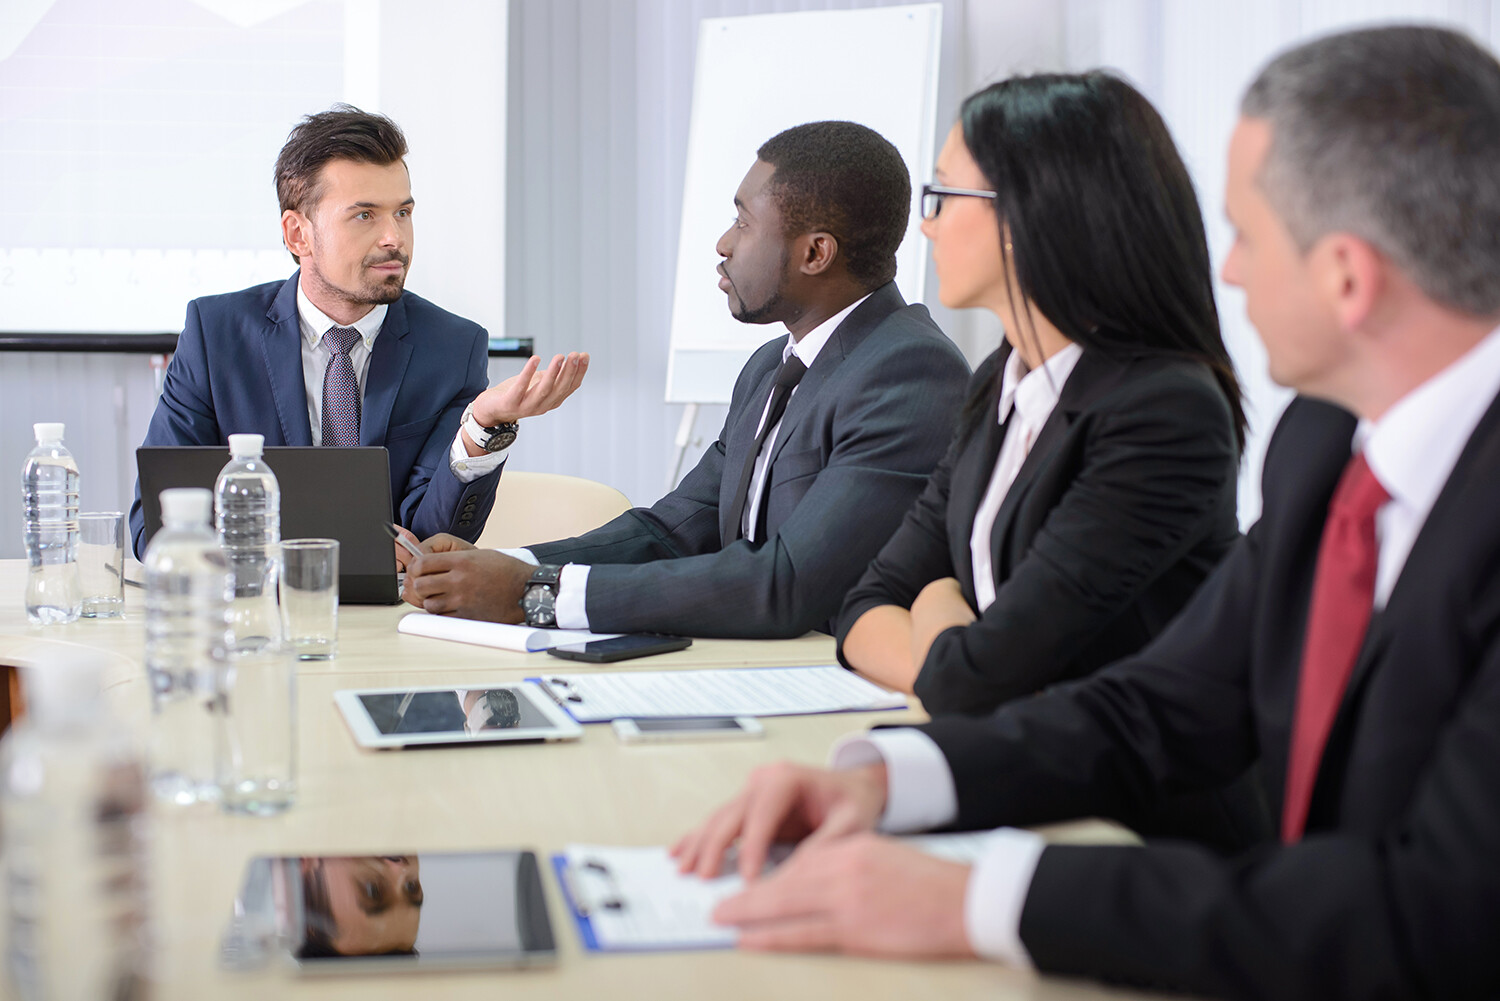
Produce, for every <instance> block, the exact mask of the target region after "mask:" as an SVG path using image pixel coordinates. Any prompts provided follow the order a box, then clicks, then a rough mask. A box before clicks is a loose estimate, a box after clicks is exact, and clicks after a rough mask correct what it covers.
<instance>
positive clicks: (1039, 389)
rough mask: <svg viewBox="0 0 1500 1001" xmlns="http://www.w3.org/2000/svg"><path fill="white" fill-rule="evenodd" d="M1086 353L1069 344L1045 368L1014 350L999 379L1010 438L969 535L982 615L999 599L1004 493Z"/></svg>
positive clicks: (1002, 412) (1002, 420)
mask: <svg viewBox="0 0 1500 1001" xmlns="http://www.w3.org/2000/svg"><path fill="white" fill-rule="evenodd" d="M1082 355H1083V348H1081V347H1079V346H1078V345H1077V344H1069V345H1068V346H1067V347H1065V348H1063V349H1062V350H1061V351H1058V352H1057V353H1055V354H1054V355H1053V356H1052V357H1051V358H1048V359H1047V360H1046V361H1045V362H1043V363H1042V367H1041V368H1037V369H1030V370H1028V369H1027V368H1026V363H1025V362H1024V361H1022V360H1021V353H1020V352H1019V351H1012V352H1011V353H1010V356H1009V357H1008V358H1006V359H1005V373H1004V375H1003V376H1002V377H1001V380H1000V410H999V413H998V415H997V419H998V420H999V422H1000V423H1001V424H1002V425H1003V424H1005V420H1006V418H1007V417H1010V416H1011V411H1012V410H1014V411H1015V416H1014V418H1013V419H1012V420H1011V423H1010V426H1009V427H1007V428H1006V429H1005V440H1004V441H1003V442H1001V444H1000V454H999V456H997V457H996V459H995V469H994V471H993V472H992V473H991V474H990V485H989V489H987V490H986V491H985V492H984V499H983V500H981V501H980V502H979V510H978V511H976V512H975V513H974V527H973V529H972V534H971V535H970V536H969V557H970V559H971V560H972V561H973V566H974V599H975V601H976V602H977V604H978V606H979V607H978V608H977V609H975V610H976V611H977V612H979V613H980V614H981V615H983V614H984V610H985V609H986V608H989V607H990V606H991V605H993V604H994V603H995V570H994V560H993V557H992V556H991V554H992V553H993V552H994V545H993V539H994V534H995V518H996V517H997V516H998V515H999V514H1000V506H1001V505H1002V504H1004V503H1005V495H1006V494H1008V493H1010V488H1011V485H1012V484H1014V483H1015V482H1016V476H1017V474H1019V473H1020V472H1021V466H1022V464H1023V463H1025V461H1026V457H1027V456H1028V455H1030V454H1031V446H1032V445H1034V444H1036V436H1037V435H1038V434H1041V431H1042V425H1044V424H1046V423H1047V418H1049V417H1051V416H1052V410H1053V408H1054V407H1056V406H1057V398H1058V397H1059V396H1061V395H1062V388H1063V386H1064V385H1065V384H1066V383H1067V381H1068V376H1070V375H1072V374H1073V366H1074V365H1077V364H1078V359H1079V357H1081V356H1082Z"/></svg>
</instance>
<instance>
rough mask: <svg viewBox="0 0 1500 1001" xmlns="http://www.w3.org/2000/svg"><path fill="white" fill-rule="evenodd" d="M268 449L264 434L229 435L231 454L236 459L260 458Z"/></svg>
mask: <svg viewBox="0 0 1500 1001" xmlns="http://www.w3.org/2000/svg"><path fill="white" fill-rule="evenodd" d="M265 449H266V436H265V435H263V434H232V435H230V436H229V454H230V455H232V456H234V457H235V458H236V459H258V458H260V456H261V453H263V452H264V451H265Z"/></svg>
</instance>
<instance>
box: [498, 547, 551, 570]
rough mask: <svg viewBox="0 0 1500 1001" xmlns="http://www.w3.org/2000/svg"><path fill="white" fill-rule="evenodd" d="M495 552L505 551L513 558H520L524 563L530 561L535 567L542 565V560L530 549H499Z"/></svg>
mask: <svg viewBox="0 0 1500 1001" xmlns="http://www.w3.org/2000/svg"><path fill="white" fill-rule="evenodd" d="M495 552H497V553H504V554H505V555H506V556H509V557H510V558H511V559H513V560H520V561H521V562H522V563H530V564H531V565H532V566H534V567H539V566H541V565H542V561H541V560H539V559H537V558H536V553H533V552H532V551H531V550H529V549H497V550H495Z"/></svg>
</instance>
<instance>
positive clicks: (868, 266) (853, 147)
mask: <svg viewBox="0 0 1500 1001" xmlns="http://www.w3.org/2000/svg"><path fill="white" fill-rule="evenodd" d="M756 156H757V157H759V158H760V159H761V160H762V161H763V162H765V163H768V164H770V165H771V166H772V167H774V168H775V173H773V174H772V175H771V181H770V194H771V197H772V198H773V199H774V200H775V202H776V207H777V209H779V210H780V212H781V218H782V226H783V230H784V231H785V232H786V234H787V235H788V236H800V235H801V234H803V233H811V232H814V231H817V230H822V231H825V232H828V233H832V234H833V236H834V238H835V239H837V240H838V244H839V251H840V254H841V255H842V256H843V258H844V267H845V269H846V270H847V271H848V272H849V277H851V278H853V279H854V280H855V281H856V282H858V283H859V284H860V285H862V286H864V287H865V288H868V289H873V288H878V287H879V286H881V285H884V284H885V283H886V282H888V281H890V280H891V279H892V278H895V277H896V248H897V247H899V246H901V240H902V239H903V238H904V237H905V236H906V223H907V217H908V216H909V214H910V213H911V175H910V174H909V173H907V170H906V162H905V161H904V160H902V159H901V154H900V153H899V152H898V151H897V150H896V147H895V146H892V145H891V144H890V142H889V141H888V140H886V139H885V137H883V136H882V135H881V134H880V133H878V132H876V131H875V130H874V129H871V128H867V127H866V126H863V125H860V124H858V123H855V122H809V123H807V124H806V125H797V126H793V127H792V128H789V129H787V130H786V131H785V132H780V133H777V134H776V135H774V136H772V137H771V138H770V139H767V140H766V141H765V143H764V144H763V145H762V146H761V147H760V149H759V150H757V151H756Z"/></svg>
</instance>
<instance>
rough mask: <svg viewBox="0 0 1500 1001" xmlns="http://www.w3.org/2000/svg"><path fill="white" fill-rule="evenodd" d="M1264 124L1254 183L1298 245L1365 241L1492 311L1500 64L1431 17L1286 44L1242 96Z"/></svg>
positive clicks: (1496, 269)
mask: <svg viewBox="0 0 1500 1001" xmlns="http://www.w3.org/2000/svg"><path fill="white" fill-rule="evenodd" d="M1240 114H1241V115H1243V116H1245V117H1246V118H1259V119H1264V120H1266V121H1267V122H1269V123H1270V125H1271V150H1270V153H1269V154H1268V156H1267V157H1266V162H1265V165H1264V166H1263V168H1262V170H1261V174H1260V177H1259V184H1260V187H1261V189H1262V190H1263V191H1264V192H1265V195H1266V198H1267V199H1268V200H1269V201H1270V202H1271V205H1272V207H1273V208H1274V209H1275V210H1276V212H1277V214H1278V215H1279V216H1280V217H1281V218H1282V220H1283V221H1284V222H1285V223H1286V225H1287V227H1288V229H1289V230H1290V231H1291V234H1292V237H1293V238H1294V239H1295V240H1296V241H1297V243H1298V245H1299V246H1301V248H1302V249H1303V250H1304V251H1305V250H1307V249H1308V248H1309V247H1311V246H1312V244H1313V243H1314V242H1315V241H1317V240H1318V239H1319V238H1320V237H1322V236H1323V235H1325V234H1327V233H1332V232H1344V233H1350V234H1353V235H1355V236H1357V237H1359V238H1361V239H1363V240H1366V241H1368V242H1369V243H1370V244H1372V245H1373V246H1375V247H1376V248H1377V249H1379V250H1380V251H1381V253H1383V254H1385V255H1386V256H1387V257H1389V258H1390V259H1391V260H1392V261H1393V262H1394V263H1395V264H1396V266H1397V267H1399V268H1400V269H1401V270H1402V271H1403V272H1405V273H1406V274H1407V275H1408V276H1409V277H1410V278H1411V280H1412V281H1414V282H1415V283H1416V284H1417V286H1418V287H1419V288H1421V289H1422V291H1423V292H1424V293H1426V294H1427V295H1428V296H1429V297H1430V298H1432V299H1433V300H1434V301H1436V302H1439V303H1442V304H1444V305H1447V306H1449V307H1452V308H1455V309H1458V310H1461V311H1463V312H1466V313H1469V314H1471V315H1474V316H1491V315H1494V314H1495V313H1496V312H1500V63H1497V62H1496V61H1495V58H1494V56H1492V55H1490V54H1489V53H1488V52H1486V51H1485V50H1484V49H1483V48H1481V47H1480V46H1479V45H1477V44H1475V43H1474V42H1473V41H1471V40H1470V39H1468V38H1467V37H1465V36H1464V35H1461V34H1459V33H1457V32H1454V31H1449V30H1446V29H1442V28H1432V27H1415V26H1401V27H1386V28H1373V29H1367V30H1363V31H1352V32H1347V33H1343V34H1338V35H1331V36H1328V37H1326V38H1321V39H1318V40H1316V41H1313V42H1309V43H1307V44H1305V45H1301V46H1298V47H1297V48H1295V49H1292V50H1291V51H1289V52H1286V53H1283V54H1282V55H1280V56H1278V57H1277V58H1276V59H1275V60H1273V61H1272V62H1271V64H1270V65H1269V66H1267V67H1266V68H1265V69H1263V70H1262V71H1261V72H1260V75H1259V76H1258V77H1256V79H1255V82H1254V83H1252V84H1251V85H1250V89H1249V90H1248V91H1246V93H1245V97H1244V100H1243V101H1241V103H1240Z"/></svg>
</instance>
